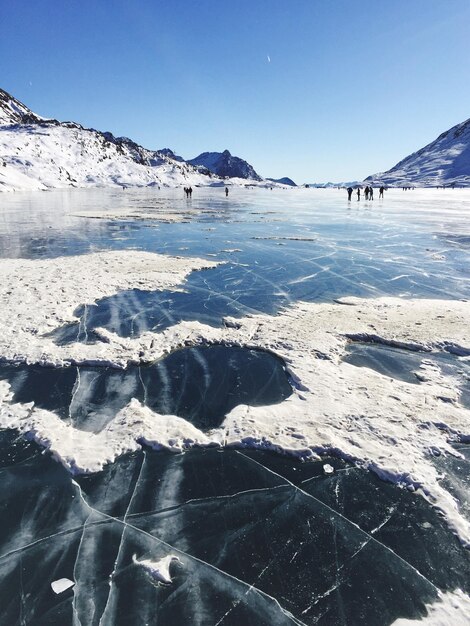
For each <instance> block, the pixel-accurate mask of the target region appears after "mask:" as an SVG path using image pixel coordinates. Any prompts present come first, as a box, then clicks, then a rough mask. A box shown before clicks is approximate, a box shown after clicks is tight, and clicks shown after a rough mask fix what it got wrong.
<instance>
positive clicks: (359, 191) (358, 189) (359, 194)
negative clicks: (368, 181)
mask: <svg viewBox="0 0 470 626" xmlns="http://www.w3.org/2000/svg"><path fill="white" fill-rule="evenodd" d="M356 193H357V201H358V202H359V200H360V199H361V188H360V187H358V188H357V191H356Z"/></svg>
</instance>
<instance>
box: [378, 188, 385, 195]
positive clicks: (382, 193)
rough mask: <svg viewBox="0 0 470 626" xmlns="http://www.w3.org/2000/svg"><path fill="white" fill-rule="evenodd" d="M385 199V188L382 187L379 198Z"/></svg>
mask: <svg viewBox="0 0 470 626" xmlns="http://www.w3.org/2000/svg"><path fill="white" fill-rule="evenodd" d="M383 197H384V188H383V187H380V189H379V198H383Z"/></svg>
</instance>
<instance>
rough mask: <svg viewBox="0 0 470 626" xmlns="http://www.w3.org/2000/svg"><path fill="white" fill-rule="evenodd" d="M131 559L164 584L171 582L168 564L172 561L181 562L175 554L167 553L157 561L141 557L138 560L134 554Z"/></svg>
mask: <svg viewBox="0 0 470 626" xmlns="http://www.w3.org/2000/svg"><path fill="white" fill-rule="evenodd" d="M132 561H133V562H134V563H136V564H137V565H140V566H141V567H143V568H144V569H145V571H146V572H147V573H148V574H149V575H150V576H151V577H152V578H153V579H154V580H156V581H157V582H159V583H164V584H166V585H170V584H171V583H172V582H173V581H172V579H171V575H170V565H171V564H172V563H173V562H174V561H177V562H178V563H181V559H180V558H179V557H178V556H176V555H175V554H169V555H168V556H165V557H163V558H162V559H159V560H158V561H152V560H151V559H142V560H141V561H139V560H138V559H137V557H136V555H135V554H134V555H133V557H132Z"/></svg>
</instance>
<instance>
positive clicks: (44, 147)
mask: <svg viewBox="0 0 470 626" xmlns="http://www.w3.org/2000/svg"><path fill="white" fill-rule="evenodd" d="M226 153H227V154H228V156H229V157H230V158H229V159H228V160H227V159H225V157H224V159H225V160H226V161H228V163H231V164H232V165H231V168H230V170H223V172H224V173H222V174H218V173H214V171H213V170H212V169H211V168H208V167H207V168H206V167H200V165H199V164H198V165H192V164H191V162H186V161H184V160H183V159H182V157H179V156H177V155H175V154H174V152H173V151H172V150H170V149H169V148H165V149H163V150H149V149H147V148H144V147H142V146H140V145H139V144H137V143H136V142H134V141H132V140H131V139H128V138H127V137H115V136H114V135H113V134H112V133H109V132H101V131H98V130H95V129H93V128H84V127H83V126H81V125H80V124H77V123H75V122H59V121H58V120H56V119H48V118H44V117H41V116H39V115H37V114H36V113H33V111H31V110H30V109H28V107H27V106H25V105H24V104H23V103H21V102H20V101H19V100H16V98H14V97H13V96H11V95H10V94H8V93H7V92H6V91H3V90H2V89H0V191H15V190H38V189H41V190H45V189H53V188H63V187H109V186H121V187H131V186H132V187H145V186H170V187H176V186H185V185H187V186H189V185H191V186H197V185H199V186H220V185H223V184H225V182H224V181H223V180H222V178H221V177H225V176H232V177H239V178H236V179H233V180H232V181H231V182H232V183H233V184H242V185H244V184H247V183H248V182H249V183H250V184H258V185H261V186H267V185H270V184H271V183H268V182H267V181H264V180H263V179H261V178H260V177H259V176H258V174H256V172H255V171H254V169H253V168H252V167H251V166H250V165H248V164H247V163H245V161H242V160H241V159H237V157H231V155H230V153H229V152H228V151H226ZM226 153H223V154H224V155H225V154H226ZM243 164H245V165H246V167H245V166H243ZM237 168H238V169H237Z"/></svg>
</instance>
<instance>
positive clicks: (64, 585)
mask: <svg viewBox="0 0 470 626" xmlns="http://www.w3.org/2000/svg"><path fill="white" fill-rule="evenodd" d="M74 585H75V583H74V582H73V580H70V579H69V578H59V579H58V580H54V581H53V582H52V583H51V587H52V591H53V592H54V593H62V592H64V591H66V590H67V589H70V587H73V586H74Z"/></svg>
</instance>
